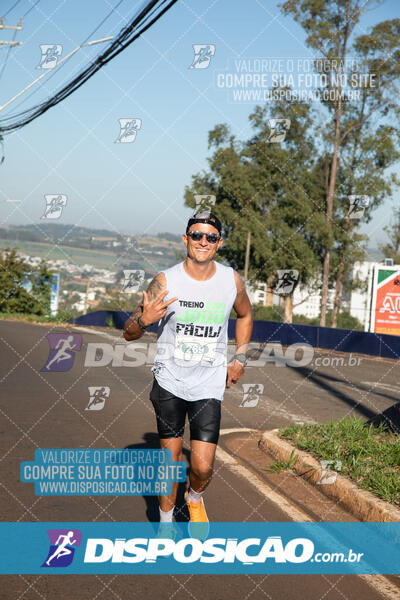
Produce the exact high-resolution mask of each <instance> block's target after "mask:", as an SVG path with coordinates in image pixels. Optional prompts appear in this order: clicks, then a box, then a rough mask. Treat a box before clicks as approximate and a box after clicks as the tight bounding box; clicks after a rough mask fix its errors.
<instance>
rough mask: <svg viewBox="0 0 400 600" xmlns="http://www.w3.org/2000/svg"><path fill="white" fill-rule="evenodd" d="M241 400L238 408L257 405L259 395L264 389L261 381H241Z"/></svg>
mask: <svg viewBox="0 0 400 600" xmlns="http://www.w3.org/2000/svg"><path fill="white" fill-rule="evenodd" d="M242 388H243V400H242V401H241V403H240V404H239V408H254V407H255V406H257V404H258V401H259V399H260V395H261V394H262V393H263V391H264V386H263V384H262V383H243V384H242Z"/></svg>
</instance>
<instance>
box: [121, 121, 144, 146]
mask: <svg viewBox="0 0 400 600" xmlns="http://www.w3.org/2000/svg"><path fill="white" fill-rule="evenodd" d="M141 128H142V119H119V129H120V131H119V136H118V137H117V139H116V140H115V143H116V144H131V143H132V142H134V141H135V140H136V134H137V132H138V131H139V129H141Z"/></svg>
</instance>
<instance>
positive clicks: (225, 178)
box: [185, 100, 326, 322]
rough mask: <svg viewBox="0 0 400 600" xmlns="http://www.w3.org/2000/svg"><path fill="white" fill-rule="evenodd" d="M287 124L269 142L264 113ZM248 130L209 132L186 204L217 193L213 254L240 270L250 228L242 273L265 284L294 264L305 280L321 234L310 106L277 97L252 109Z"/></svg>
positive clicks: (316, 267) (315, 262) (315, 268)
mask: <svg viewBox="0 0 400 600" xmlns="http://www.w3.org/2000/svg"><path fill="white" fill-rule="evenodd" d="M272 116H273V117H276V118H278V117H279V118H285V119H288V120H290V122H291V123H292V124H293V126H291V127H290V129H289V131H288V132H287V135H286V139H285V141H284V142H282V143H281V144H278V143H271V142H270V140H269V137H270V128H269V124H268V117H272ZM249 120H250V123H251V125H252V127H253V130H254V135H253V136H252V137H251V138H250V139H249V140H245V141H240V140H237V139H236V138H235V136H233V135H232V134H231V132H230V129H229V127H228V126H227V125H225V124H220V125H217V126H216V127H215V128H214V129H213V130H212V131H210V132H209V148H213V149H214V153H213V155H212V156H211V157H210V158H209V159H208V163H209V171H208V172H202V173H198V174H196V175H194V176H193V177H192V184H191V186H188V187H187V188H186V189H185V201H186V205H187V206H191V207H193V206H194V204H195V200H194V196H195V195H196V194H213V195H214V196H215V197H216V203H215V206H214V209H213V210H214V212H215V213H216V214H217V216H219V217H220V219H221V221H222V223H223V225H224V240H225V242H224V245H223V246H222V248H221V251H220V258H221V259H225V260H227V261H228V263H229V264H230V265H231V266H232V267H233V268H235V269H237V270H239V271H243V269H244V260H245V250H246V241H247V234H248V232H249V231H250V232H251V240H252V244H251V249H250V261H249V263H250V264H249V273H248V278H249V281H250V282H255V281H262V282H266V283H270V282H271V281H272V280H274V279H275V277H276V274H277V271H278V270H284V269H289V270H293V269H294V270H296V271H298V273H299V282H301V283H303V284H308V283H309V282H311V281H313V280H314V279H315V278H316V277H317V276H318V273H319V272H320V269H321V260H320V257H321V248H322V243H321V240H322V237H323V236H324V235H326V227H325V223H324V213H323V202H322V200H323V197H322V195H321V186H322V173H321V168H320V165H319V163H318V160H316V157H318V152H317V149H316V147H315V143H314V138H313V135H312V133H311V125H312V122H313V114H312V108H311V105H309V104H307V103H303V102H298V101H296V100H291V101H290V102H288V103H283V102H279V101H276V102H275V104H274V105H273V106H272V107H271V109H270V111H269V112H268V111H267V109H266V108H265V107H256V108H255V110H254V112H253V113H252V114H251V115H250V116H249ZM291 300H292V297H291V295H288V296H287V297H286V299H285V304H286V307H285V320H286V321H289V322H291V319H292V302H291Z"/></svg>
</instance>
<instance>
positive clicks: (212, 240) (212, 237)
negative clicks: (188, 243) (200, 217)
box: [186, 231, 221, 244]
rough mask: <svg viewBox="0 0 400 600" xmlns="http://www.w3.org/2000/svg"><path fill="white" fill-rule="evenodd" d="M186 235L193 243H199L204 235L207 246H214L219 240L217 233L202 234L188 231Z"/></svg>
mask: <svg viewBox="0 0 400 600" xmlns="http://www.w3.org/2000/svg"><path fill="white" fill-rule="evenodd" d="M186 235H188V236H190V237H191V238H192V240H193V241H194V242H200V240H202V239H203V236H204V235H205V236H206V239H207V242H208V243H209V244H216V243H217V242H218V241H219V240H220V239H221V236H220V235H218V233H203V232H202V231H189V232H188V233H187V234H186Z"/></svg>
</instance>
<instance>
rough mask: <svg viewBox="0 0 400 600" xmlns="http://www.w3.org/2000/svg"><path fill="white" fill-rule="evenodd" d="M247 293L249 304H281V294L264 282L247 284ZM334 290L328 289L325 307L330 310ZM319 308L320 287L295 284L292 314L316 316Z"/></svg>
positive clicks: (318, 313) (311, 317)
mask: <svg viewBox="0 0 400 600" xmlns="http://www.w3.org/2000/svg"><path fill="white" fill-rule="evenodd" d="M247 294H248V296H249V299H250V302H251V304H262V305H263V306H279V305H281V304H283V295H282V294H277V293H276V292H274V291H273V290H272V289H271V288H270V287H268V286H267V284H266V283H262V282H256V283H255V284H253V285H250V284H248V285H247ZM334 297H335V292H334V290H329V291H328V302H327V309H328V310H332V308H333V302H334ZM320 309H321V289H320V288H318V289H314V288H313V287H307V286H304V285H302V284H299V285H298V286H296V288H295V290H294V293H293V314H296V315H304V316H306V317H308V318H309V319H315V318H318V317H319V315H320Z"/></svg>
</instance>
